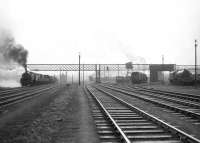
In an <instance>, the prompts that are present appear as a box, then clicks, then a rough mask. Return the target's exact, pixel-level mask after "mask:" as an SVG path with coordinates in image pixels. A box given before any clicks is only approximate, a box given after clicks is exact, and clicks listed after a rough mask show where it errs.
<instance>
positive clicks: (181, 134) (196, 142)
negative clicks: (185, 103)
mask: <svg viewBox="0 0 200 143" xmlns="http://www.w3.org/2000/svg"><path fill="white" fill-rule="evenodd" d="M95 88H96V89H97V90H99V91H101V92H103V93H105V94H107V95H109V96H110V97H112V98H113V99H115V100H117V101H119V102H121V103H122V104H124V105H126V106H127V107H129V108H131V109H133V110H135V111H137V112H138V113H139V114H142V115H144V116H145V117H147V118H148V119H150V120H152V121H154V122H156V123H157V124H159V125H161V126H162V127H164V128H165V129H167V130H169V131H170V132H171V133H174V134H175V135H178V136H179V138H180V140H181V141H183V142H190V143H200V140H199V139H197V138H195V137H193V136H191V135H189V134H187V133H185V132H183V131H182V130H180V129H177V128H176V127H174V126H172V125H170V124H168V123H166V122H164V121H162V120H160V119H158V118H157V117H155V116H153V115H151V114H149V113H147V112H145V111H143V110H141V109H139V108H137V107H135V106H133V105H131V104H129V103H127V102H125V101H124V100H122V99H120V98H118V97H115V96H114V95H113V94H111V93H109V92H107V91H104V90H102V89H100V88H98V87H95Z"/></svg>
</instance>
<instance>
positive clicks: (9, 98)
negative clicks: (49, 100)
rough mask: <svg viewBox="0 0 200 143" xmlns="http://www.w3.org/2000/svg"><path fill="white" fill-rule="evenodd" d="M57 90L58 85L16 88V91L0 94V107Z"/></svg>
mask: <svg viewBox="0 0 200 143" xmlns="http://www.w3.org/2000/svg"><path fill="white" fill-rule="evenodd" d="M57 90H58V85H48V86H46V85H45V86H41V87H40V86H38V87H35V88H26V89H21V90H17V91H18V92H16V91H15V92H10V91H8V93H10V94H3V96H2V95H1V96H0V109H1V108H5V107H7V106H10V105H13V104H16V103H19V102H22V101H24V100H28V99H30V98H33V97H36V96H40V95H42V94H53V93H55V92H56V91H57Z"/></svg>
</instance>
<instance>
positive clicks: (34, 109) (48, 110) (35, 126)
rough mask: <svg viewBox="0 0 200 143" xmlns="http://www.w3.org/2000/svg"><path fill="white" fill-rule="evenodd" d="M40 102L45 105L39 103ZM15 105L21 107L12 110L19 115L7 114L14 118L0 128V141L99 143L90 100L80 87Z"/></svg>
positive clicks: (16, 142)
mask: <svg viewBox="0 0 200 143" xmlns="http://www.w3.org/2000/svg"><path fill="white" fill-rule="evenodd" d="M49 98H51V100H50V99H49ZM37 101H38V102H39V103H40V104H42V103H45V104H44V105H43V106H38V104H37ZM47 101H48V102H49V104H47ZM28 105H31V106H28ZM16 107H19V108H16V109H13V110H16V111H15V112H17V115H15V114H13V112H9V111H8V113H6V114H7V116H9V117H10V118H11V119H10V120H9V122H6V124H5V125H2V126H1V127H2V128H0V142H1V143H36V142H37V143H98V142H99V139H98V136H97V134H96V128H95V125H94V122H93V119H92V116H91V112H90V108H89V105H88V100H87V97H86V95H84V92H83V90H82V88H81V87H78V86H76V85H74V86H70V87H66V89H65V90H64V91H62V92H60V93H58V94H57V96H54V98H53V99H52V96H51V97H48V95H46V96H45V98H44V97H40V98H37V99H34V100H30V101H26V102H25V103H21V105H20V106H16ZM20 107H21V108H20ZM22 107H23V108H22ZM24 108H28V109H29V110H28V111H26V110H23V109H24ZM1 119H2V118H0V120H1ZM2 123H3V122H2Z"/></svg>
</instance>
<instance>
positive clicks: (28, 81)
mask: <svg viewBox="0 0 200 143" xmlns="http://www.w3.org/2000/svg"><path fill="white" fill-rule="evenodd" d="M56 81H57V79H56V78H55V77H54V76H49V75H43V74H38V73H34V72H29V71H26V72H24V73H23V74H22V76H21V79H20V83H21V85H22V86H34V85H41V84H49V83H54V82H56Z"/></svg>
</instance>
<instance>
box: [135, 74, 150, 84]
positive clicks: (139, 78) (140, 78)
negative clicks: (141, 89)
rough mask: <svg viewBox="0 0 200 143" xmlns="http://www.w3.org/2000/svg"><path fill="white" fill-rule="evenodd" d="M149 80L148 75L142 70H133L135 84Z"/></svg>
mask: <svg viewBox="0 0 200 143" xmlns="http://www.w3.org/2000/svg"><path fill="white" fill-rule="evenodd" d="M147 80H148V78H147V75H146V74H145V73H142V72H132V73H131V82H132V83H133V84H138V83H146V82H147Z"/></svg>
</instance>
